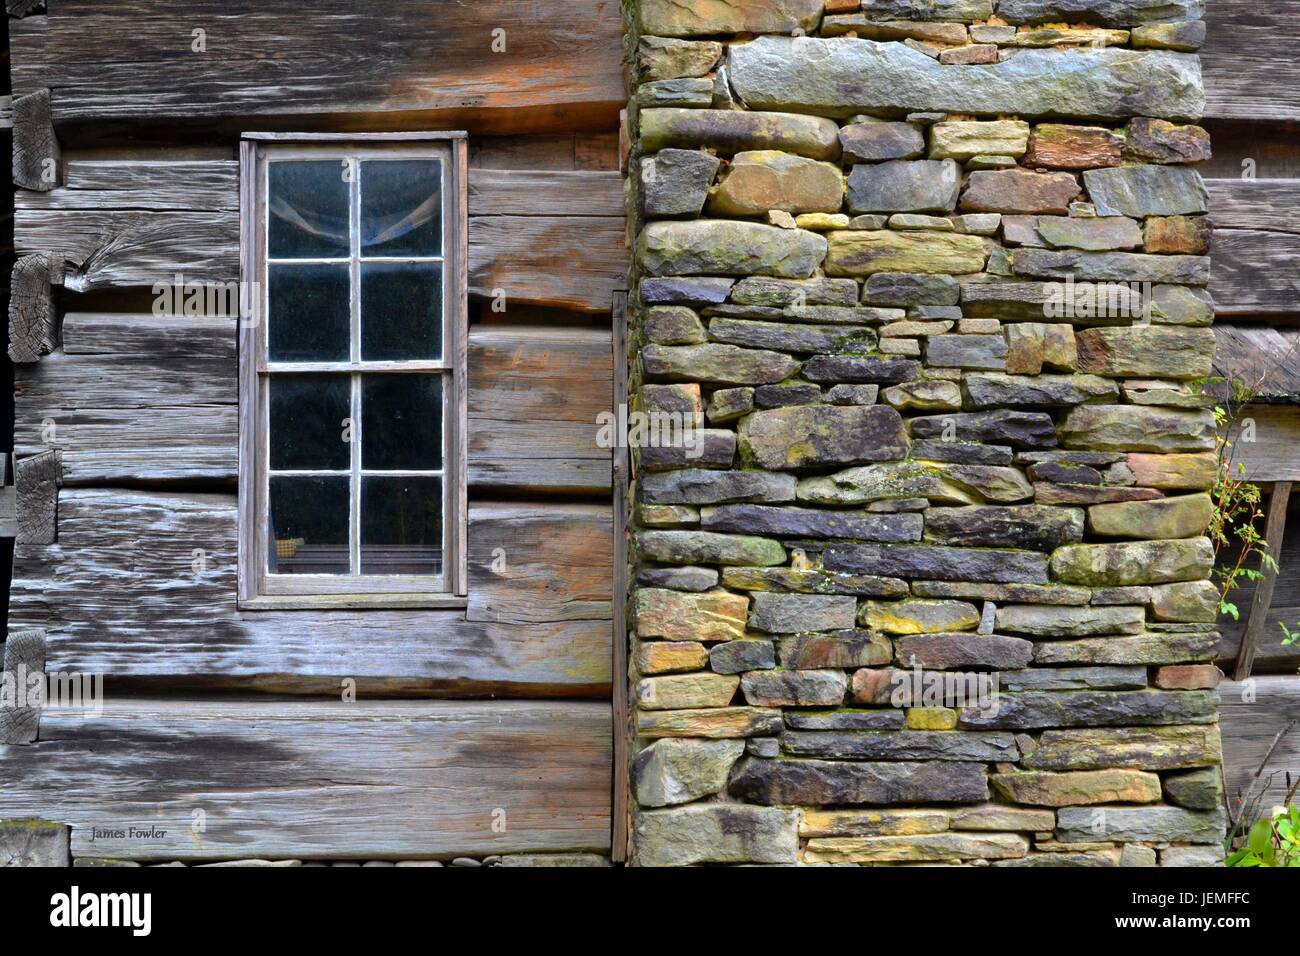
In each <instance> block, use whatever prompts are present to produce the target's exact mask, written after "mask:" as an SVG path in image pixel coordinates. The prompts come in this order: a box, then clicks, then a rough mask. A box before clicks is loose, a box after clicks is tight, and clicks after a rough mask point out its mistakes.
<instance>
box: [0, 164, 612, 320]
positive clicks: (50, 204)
mask: <svg viewBox="0 0 1300 956" xmlns="http://www.w3.org/2000/svg"><path fill="white" fill-rule="evenodd" d="M469 181H470V184H469V187H468V188H469V189H470V197H469V199H470V221H469V246H470V253H469V258H470V262H469V265H470V292H471V294H473V295H478V296H489V297H494V298H495V297H499V296H501V295H504V297H505V302H506V305H507V307H508V305H509V303H510V302H517V303H532V304H540V305H548V306H554V307H559V308H571V309H578V310H582V311H588V312H605V311H608V310H609V303H610V299H611V296H612V295H613V291H614V290H615V289H618V288H622V287H623V286H624V285H625V284H626V275H627V268H628V253H627V249H626V246H625V242H624V228H625V227H624V222H625V220H624V217H623V208H622V187H621V183H620V180H619V177H618V175H617V174H616V173H612V172H606V171H581V172H575V171H568V172H565V171H544V172H542V171H534V172H528V171H516V172H508V171H501V170H475V171H473V172H472V173H471V175H470V177H469ZM238 206H239V196H238V189H237V164H235V163H233V162H229V161H222V160H217V161H207V162H195V161H176V162H164V161H153V162H131V161H124V160H112V161H108V160H79V161H75V162H73V163H70V164H69V174H68V185H67V186H66V187H63V188H60V189H57V190H54V191H53V192H51V193H49V194H46V195H43V196H29V195H25V194H20V195H19V197H18V198H17V200H16V211H15V219H14V236H15V240H14V241H15V245H16V247H17V249H18V251H19V253H20V254H28V253H37V252H40V253H49V252H54V253H58V254H60V255H62V256H63V257H64V259H65V273H66V274H65V276H64V278H63V280H62V281H63V283H64V284H65V285H67V286H68V287H69V288H70V289H73V290H74V291H78V292H85V291H91V290H95V289H107V288H130V287H150V288H152V287H153V286H154V285H155V284H156V283H159V282H162V283H167V284H171V283H173V282H174V281H175V277H176V276H177V275H180V276H182V277H183V279H184V281H186V282H200V283H228V282H234V281H236V280H237V279H238V278H239V219H238Z"/></svg>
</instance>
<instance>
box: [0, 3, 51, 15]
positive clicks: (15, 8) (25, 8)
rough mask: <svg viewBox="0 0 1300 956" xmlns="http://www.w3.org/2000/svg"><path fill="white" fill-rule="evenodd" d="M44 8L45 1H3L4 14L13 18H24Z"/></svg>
mask: <svg viewBox="0 0 1300 956" xmlns="http://www.w3.org/2000/svg"><path fill="white" fill-rule="evenodd" d="M44 6H45V0H5V13H7V14H9V16H11V17H15V18H17V17H25V16H27V14H29V13H32V12H34V11H35V10H37V9H38V8H40V7H44Z"/></svg>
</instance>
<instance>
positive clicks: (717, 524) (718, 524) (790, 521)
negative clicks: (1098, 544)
mask: <svg viewBox="0 0 1300 956" xmlns="http://www.w3.org/2000/svg"><path fill="white" fill-rule="evenodd" d="M921 526H922V520H921V516H920V515H918V514H886V515H881V514H865V513H863V512H861V511H825V510H822V509H820V508H794V507H783V508H777V507H771V506H767V505H743V504H742V505H721V506H719V507H716V508H705V509H703V510H702V511H701V512H700V527H702V528H705V529H707V530H710V531H732V532H739V533H742V534H763V535H775V536H778V537H781V536H790V535H795V536H799V537H809V538H856V539H859V540H863V541H880V542H895V543H896V542H907V541H919V540H921ZM1080 527H1081V528H1082V517H1080ZM1076 540H1077V539H1076Z"/></svg>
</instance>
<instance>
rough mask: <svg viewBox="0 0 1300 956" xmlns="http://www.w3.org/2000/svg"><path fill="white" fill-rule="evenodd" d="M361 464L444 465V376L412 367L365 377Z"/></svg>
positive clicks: (396, 467)
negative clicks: (387, 373) (401, 371)
mask: <svg viewBox="0 0 1300 956" xmlns="http://www.w3.org/2000/svg"><path fill="white" fill-rule="evenodd" d="M361 467H362V468H363V469H364V470H367V471H438V470H440V469H441V468H442V376H441V375H417V374H414V373H411V372H404V373H401V374H397V373H394V374H391V375H363V376H362V377H361Z"/></svg>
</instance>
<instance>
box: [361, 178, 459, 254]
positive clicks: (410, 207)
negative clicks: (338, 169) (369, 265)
mask: <svg viewBox="0 0 1300 956" xmlns="http://www.w3.org/2000/svg"><path fill="white" fill-rule="evenodd" d="M361 255H362V256H363V257H364V256H440V255H442V163H441V162H440V161H438V160H436V159H412V160H371V161H368V162H363V163H362V164H361Z"/></svg>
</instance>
